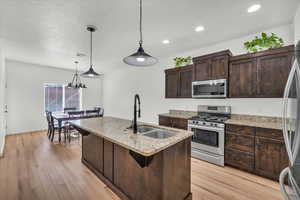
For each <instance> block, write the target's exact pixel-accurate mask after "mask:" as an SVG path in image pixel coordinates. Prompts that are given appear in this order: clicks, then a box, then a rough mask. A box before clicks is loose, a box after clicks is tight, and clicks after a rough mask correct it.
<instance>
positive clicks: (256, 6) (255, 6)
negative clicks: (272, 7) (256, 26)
mask: <svg viewBox="0 0 300 200" xmlns="http://www.w3.org/2000/svg"><path fill="white" fill-rule="evenodd" d="M260 8H261V5H260V4H254V5H252V6H250V7H249V8H248V13H253V12H256V11H258V10H259V9H260Z"/></svg>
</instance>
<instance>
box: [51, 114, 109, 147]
mask: <svg viewBox="0 0 300 200" xmlns="http://www.w3.org/2000/svg"><path fill="white" fill-rule="evenodd" d="M52 117H53V119H54V120H56V121H57V123H58V141H59V142H61V131H62V128H63V126H62V125H63V122H67V121H72V120H79V119H88V118H97V117H103V115H102V114H88V113H86V112H84V114H82V115H76V116H71V115H69V114H67V113H52ZM53 135H54V133H53ZM53 138H54V137H51V142H53Z"/></svg>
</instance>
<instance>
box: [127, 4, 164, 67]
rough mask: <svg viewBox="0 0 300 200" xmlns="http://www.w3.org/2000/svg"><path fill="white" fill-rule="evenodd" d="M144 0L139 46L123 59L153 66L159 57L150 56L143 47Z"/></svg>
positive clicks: (139, 64) (129, 63)
mask: <svg viewBox="0 0 300 200" xmlns="http://www.w3.org/2000/svg"><path fill="white" fill-rule="evenodd" d="M142 11H143V9H142V0H140V41H139V48H138V50H137V52H136V53H134V54H132V55H130V56H127V57H126V58H124V59H123V61H124V62H125V63H126V64H128V65H133V66H151V65H154V64H156V63H157V61H158V60H157V58H155V57H152V56H150V55H149V54H147V53H146V52H145V51H144V49H143V33H142V17H143V12H142Z"/></svg>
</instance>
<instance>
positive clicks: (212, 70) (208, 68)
mask: <svg viewBox="0 0 300 200" xmlns="http://www.w3.org/2000/svg"><path fill="white" fill-rule="evenodd" d="M231 55H232V54H231V52H230V51H229V50H226V51H220V52H217V53H213V54H208V55H204V56H199V57H195V58H193V63H194V81H203V80H213V79H227V78H228V65H229V59H230V56H231Z"/></svg>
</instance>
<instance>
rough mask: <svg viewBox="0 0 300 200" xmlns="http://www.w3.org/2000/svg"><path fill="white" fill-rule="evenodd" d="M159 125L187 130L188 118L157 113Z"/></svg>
mask: <svg viewBox="0 0 300 200" xmlns="http://www.w3.org/2000/svg"><path fill="white" fill-rule="evenodd" d="M159 125H161V126H168V127H172V128H178V129H184V130H187V126H188V120H187V119H181V118H175V117H166V116H162V115H159Z"/></svg>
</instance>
